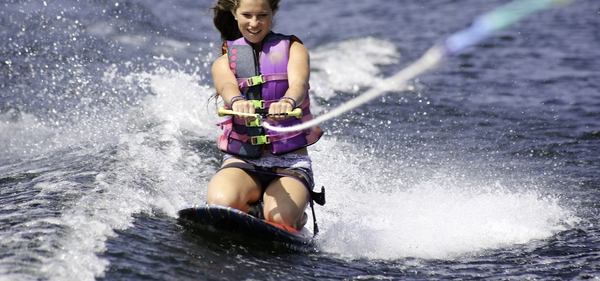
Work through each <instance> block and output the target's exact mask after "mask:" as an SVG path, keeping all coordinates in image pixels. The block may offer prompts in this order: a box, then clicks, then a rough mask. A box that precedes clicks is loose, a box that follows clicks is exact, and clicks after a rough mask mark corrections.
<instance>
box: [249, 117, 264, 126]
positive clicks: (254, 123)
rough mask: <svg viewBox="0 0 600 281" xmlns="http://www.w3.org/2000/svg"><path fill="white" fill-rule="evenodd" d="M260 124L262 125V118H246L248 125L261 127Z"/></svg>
mask: <svg viewBox="0 0 600 281" xmlns="http://www.w3.org/2000/svg"><path fill="white" fill-rule="evenodd" d="M260 126H262V119H261V118H255V119H246V127H260Z"/></svg>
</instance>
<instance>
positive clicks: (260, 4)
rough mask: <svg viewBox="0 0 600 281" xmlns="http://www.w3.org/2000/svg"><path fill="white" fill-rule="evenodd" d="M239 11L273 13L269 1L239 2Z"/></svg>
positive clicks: (250, 0) (241, 0)
mask: <svg viewBox="0 0 600 281" xmlns="http://www.w3.org/2000/svg"><path fill="white" fill-rule="evenodd" d="M238 10H248V11H271V6H270V5H269V1H267V0H239V5H238Z"/></svg>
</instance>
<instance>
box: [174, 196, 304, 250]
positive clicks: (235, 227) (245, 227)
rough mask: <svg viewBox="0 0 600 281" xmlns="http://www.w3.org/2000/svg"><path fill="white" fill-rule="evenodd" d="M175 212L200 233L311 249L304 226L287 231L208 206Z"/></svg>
mask: <svg viewBox="0 0 600 281" xmlns="http://www.w3.org/2000/svg"><path fill="white" fill-rule="evenodd" d="M178 215H179V218H178V220H179V222H180V223H181V224H182V225H184V226H187V227H192V228H193V229H195V230H200V231H201V232H213V233H223V234H230V235H231V237H232V238H235V237H237V239H242V240H247V239H251V240H253V241H254V242H261V243H264V242H266V243H271V242H272V243H276V244H280V245H283V246H285V247H287V248H291V249H295V250H311V249H314V245H313V236H312V234H311V233H310V232H309V231H308V230H307V229H306V228H304V229H302V230H301V231H296V232H291V231H288V230H285V229H283V228H282V227H280V226H276V225H274V224H271V223H268V222H266V221H265V220H263V219H259V218H257V217H255V216H252V215H249V214H247V213H244V212H242V211H240V210H237V209H234V208H229V207H222V206H215V205H208V206H202V207H195V208H188V209H183V210H180V211H179V212H178ZM242 242H243V241H242Z"/></svg>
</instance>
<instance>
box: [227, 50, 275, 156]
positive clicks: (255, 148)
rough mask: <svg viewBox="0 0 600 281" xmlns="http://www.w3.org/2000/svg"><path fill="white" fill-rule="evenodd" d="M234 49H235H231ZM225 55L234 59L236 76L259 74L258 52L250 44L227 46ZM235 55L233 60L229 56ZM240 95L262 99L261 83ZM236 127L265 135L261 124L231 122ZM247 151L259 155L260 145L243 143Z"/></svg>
mask: <svg viewBox="0 0 600 281" xmlns="http://www.w3.org/2000/svg"><path fill="white" fill-rule="evenodd" d="M233 50H235V51H233ZM227 56H228V57H229V61H235V64H236V67H235V75H236V77H243V78H246V77H253V76H257V75H260V54H259V52H258V51H256V50H255V49H254V48H252V46H250V45H233V46H227ZM232 56H236V58H235V60H232V59H231V57H232ZM242 95H244V97H246V99H247V100H262V85H260V84H259V85H254V86H250V87H248V88H246V89H244V90H243V92H242ZM256 113H259V114H263V113H266V112H265V111H264V110H262V109H256ZM233 126H235V127H236V129H235V131H238V132H245V134H246V135H248V136H249V137H256V136H262V135H265V129H264V128H263V127H262V126H252V127H248V126H244V125H241V124H235V123H234V124H233ZM242 149H244V150H248V151H247V153H246V154H247V155H260V154H261V152H262V146H260V145H245V146H243V147H242Z"/></svg>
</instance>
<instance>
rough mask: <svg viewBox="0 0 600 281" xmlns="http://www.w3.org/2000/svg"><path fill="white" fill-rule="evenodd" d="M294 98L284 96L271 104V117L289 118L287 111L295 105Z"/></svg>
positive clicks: (278, 118) (277, 118)
mask: <svg viewBox="0 0 600 281" xmlns="http://www.w3.org/2000/svg"><path fill="white" fill-rule="evenodd" d="M295 106H296V105H295V102H294V100H292V99H290V98H282V99H280V100H279V101H277V102H274V103H271V105H269V118H271V119H275V120H283V119H286V118H288V116H287V115H286V113H288V112H290V111H292V110H293V109H294V107H295Z"/></svg>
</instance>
